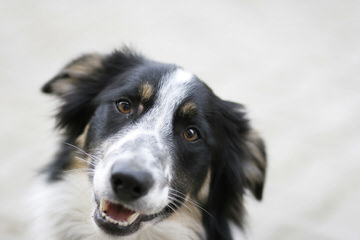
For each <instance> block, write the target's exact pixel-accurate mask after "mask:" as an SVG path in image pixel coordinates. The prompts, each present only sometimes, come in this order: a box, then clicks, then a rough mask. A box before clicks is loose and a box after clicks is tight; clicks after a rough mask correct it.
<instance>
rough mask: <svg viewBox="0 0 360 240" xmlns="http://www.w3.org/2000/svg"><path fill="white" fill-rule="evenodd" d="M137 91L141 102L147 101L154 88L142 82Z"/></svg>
mask: <svg viewBox="0 0 360 240" xmlns="http://www.w3.org/2000/svg"><path fill="white" fill-rule="evenodd" d="M139 93H140V97H141V101H142V102H146V101H148V100H149V99H150V98H151V96H152V95H153V93H154V88H153V86H152V85H150V84H149V83H144V84H143V85H141V86H140V88H139Z"/></svg>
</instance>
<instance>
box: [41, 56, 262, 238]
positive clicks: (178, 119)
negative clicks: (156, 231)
mask: <svg viewBox="0 0 360 240" xmlns="http://www.w3.org/2000/svg"><path fill="white" fill-rule="evenodd" d="M43 90H44V91H45V92H51V93H55V94H57V95H59V96H60V97H61V98H62V99H64V105H63V106H62V108H61V109H60V111H59V114H58V120H59V126H60V127H64V128H65V130H66V134H67V136H68V138H67V141H69V142H70V143H71V144H75V143H77V145H78V147H81V148H82V149H83V150H84V151H85V152H86V154H85V155H86V158H87V160H88V168H89V171H90V172H91V174H90V175H89V178H90V182H91V186H92V189H93V193H94V199H95V201H94V202H95V204H94V221H95V222H96V223H97V225H98V226H99V227H100V228H101V229H102V230H103V231H105V232H106V233H108V234H111V235H129V234H132V233H134V232H137V231H139V230H140V229H141V228H143V226H145V225H148V224H156V223H157V222H159V221H162V220H164V219H166V218H167V217H169V216H170V215H172V214H176V211H177V210H178V209H179V208H181V206H183V204H186V202H187V201H190V202H196V203H197V204H198V205H199V207H201V208H204V209H206V213H205V214H204V216H203V222H204V224H205V225H209V226H205V228H209V227H211V222H212V221H222V220H221V217H220V216H219V217H218V218H219V219H212V218H216V215H221V216H223V218H226V219H228V220H233V221H234V222H235V223H239V224H240V221H241V220H240V215H241V210H242V207H241V196H242V194H243V191H244V189H245V188H248V189H249V190H251V191H252V192H253V193H254V195H255V196H256V197H257V198H258V199H260V198H261V194H262V186H263V180H264V173H265V164H266V163H265V156H264V149H263V145H262V142H261V139H259V138H258V137H257V135H255V134H254V132H253V131H252V130H251V129H250V127H249V123H248V121H247V119H246V118H245V117H244V112H243V109H242V106H241V105H237V104H234V103H230V102H225V101H222V100H221V99H219V98H218V97H216V96H215V95H214V94H213V92H212V91H211V90H210V89H209V88H208V87H207V86H206V85H205V84H204V83H203V82H201V81H200V80H199V79H198V78H197V77H196V76H195V75H193V74H191V73H189V72H187V71H185V70H183V69H181V68H179V67H177V66H174V65H168V64H161V63H157V62H152V61H149V60H146V59H144V58H142V57H139V56H137V55H134V54H131V53H126V52H117V53H115V54H112V55H110V56H100V55H88V56H85V57H82V58H80V59H78V60H76V61H74V62H72V63H70V64H69V65H67V66H66V67H65V68H64V69H63V70H62V72H61V73H60V74H59V75H58V76H56V77H55V78H54V79H53V80H52V81H50V82H49V83H48V84H47V85H46V86H45V87H44V88H43ZM79 139H80V140H79ZM57 161H60V160H59V159H58V160H57ZM62 161H64V160H62ZM69 161H70V162H71V160H69ZM63 165H66V164H63ZM70 165H72V164H67V166H64V168H69V166H70ZM56 174H58V170H57V173H56ZM235 202H237V205H238V206H235ZM221 206H223V209H218V208H219V207H221ZM237 211H239V212H237ZM210 215H211V216H210ZM237 215H239V216H237ZM227 228H228V227H227ZM209 231H210V232H211V231H215V230H209ZM209 231H208V234H210V232H209ZM218 234H220V233H218ZM214 236H216V235H215V234H214ZM219 239H220V238H219Z"/></svg>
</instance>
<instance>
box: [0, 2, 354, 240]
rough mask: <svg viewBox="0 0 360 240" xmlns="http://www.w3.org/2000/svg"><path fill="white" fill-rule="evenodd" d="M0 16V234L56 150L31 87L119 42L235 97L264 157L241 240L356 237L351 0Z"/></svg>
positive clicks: (15, 235)
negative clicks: (261, 181)
mask: <svg viewBox="0 0 360 240" xmlns="http://www.w3.org/2000/svg"><path fill="white" fill-rule="evenodd" d="M0 19H1V21H0V96H1V99H0V115H1V117H0V133H1V135H0V194H1V195H0V206H1V207H0V238H1V239H6V240H12V239H20V240H23V239H24V240H25V239H28V238H27V237H26V234H25V230H26V228H27V225H28V222H27V218H28V216H27V214H25V212H26V210H27V206H26V204H25V202H26V201H25V200H26V194H27V192H28V191H29V189H30V186H31V181H32V179H33V178H34V176H35V175H36V171H37V170H38V169H39V168H40V167H41V166H42V165H43V164H44V163H46V162H48V161H49V160H50V159H51V156H52V155H53V154H54V152H55V149H56V143H57V141H58V138H57V133H56V132H54V131H53V126H54V120H53V119H52V118H51V117H52V115H53V114H54V112H55V108H56V103H57V102H56V101H55V100H54V99H52V98H51V97H48V96H45V95H42V94H41V93H40V90H39V89H40V87H41V86H42V84H44V83H45V82H46V81H47V80H48V79H50V78H51V77H52V76H53V75H54V74H55V73H56V72H57V71H58V70H59V69H60V68H61V67H62V66H63V65H64V64H65V63H67V62H68V61H69V60H70V59H72V58H74V57H77V56H78V55H80V54H83V53H87V52H101V53H106V52H111V51H112V50H113V49H114V48H117V47H120V46H122V45H123V44H127V45H130V46H132V47H134V48H135V49H137V50H139V51H141V52H143V53H144V54H145V55H147V56H148V57H150V58H153V59H156V60H158V61H165V62H170V63H176V64H178V65H180V66H183V67H184V68H185V69H187V70H189V71H191V72H194V73H195V74H196V75H198V76H199V77H200V78H201V79H202V80H204V81H205V82H206V83H207V84H208V85H209V86H210V87H212V88H213V90H214V91H215V92H216V93H217V94H218V95H219V96H220V97H222V98H225V99H228V100H232V101H236V102H241V103H243V104H245V105H246V106H247V107H248V110H249V117H250V118H251V119H252V122H253V125H254V126H255V128H256V129H258V131H259V132H260V133H261V134H262V136H263V137H264V139H265V140H266V143H267V147H268V156H269V168H268V174H267V182H266V186H265V195H264V200H263V201H262V202H256V201H255V200H254V199H253V198H251V197H249V198H247V200H246V205H247V209H248V215H249V216H248V236H249V239H256V240H264V239H265V240H279V239H292V240H293V239H295V240H296V239H317V240H325V239H326V240H327V239H359V238H360V228H359V226H360V225H359V223H360V217H359V216H360V79H359V77H360V1H357V0H354V1H350V0H338V1H335V0H304V1H300V0H298V1H292V0H289V1H277V0H274V1H261V0H222V1H213V0H204V1H203V0H191V1H190V0H183V1H172V0H154V1H148V0H131V1H130V0H122V1H115V0H102V1H85V0H78V1H70V0H62V1H51V0H32V1H21V0H12V1H6V0H2V1H1V2H0ZM39 207H41V206H39Z"/></svg>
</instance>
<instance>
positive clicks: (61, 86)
mask: <svg viewBox="0 0 360 240" xmlns="http://www.w3.org/2000/svg"><path fill="white" fill-rule="evenodd" d="M103 58H104V56H103V55H100V54H97V53H94V54H86V55H83V56H81V57H79V58H76V59H75V60H73V61H71V62H70V63H68V64H67V65H66V66H65V67H64V68H63V69H61V70H60V72H59V73H58V74H56V75H55V77H53V78H52V79H51V80H50V81H49V82H47V83H46V84H45V85H44V86H43V87H42V91H43V92H44V93H49V94H55V95H57V96H60V97H61V96H63V95H65V94H68V93H70V92H71V91H73V90H74V88H76V86H77V85H78V84H79V83H80V82H81V80H83V79H84V78H86V77H87V76H90V75H92V74H95V73H96V72H97V71H99V70H100V69H101V67H102V60H103Z"/></svg>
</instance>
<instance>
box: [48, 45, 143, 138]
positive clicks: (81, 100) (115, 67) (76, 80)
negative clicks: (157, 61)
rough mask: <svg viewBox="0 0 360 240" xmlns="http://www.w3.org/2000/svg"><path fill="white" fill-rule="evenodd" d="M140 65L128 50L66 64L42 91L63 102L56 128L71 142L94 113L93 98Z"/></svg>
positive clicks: (85, 56) (84, 58)
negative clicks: (114, 78) (63, 131)
mask: <svg viewBox="0 0 360 240" xmlns="http://www.w3.org/2000/svg"><path fill="white" fill-rule="evenodd" d="M141 61H143V58H142V56H139V55H137V54H136V53H134V52H132V51H131V50H130V49H128V48H123V49H121V50H118V51H115V52H114V53H112V54H110V55H100V54H86V55H83V56H81V57H79V58H77V59H75V60H73V61H71V62H70V63H68V64H67V65H66V66H65V67H64V68H63V69H62V70H61V71H60V72H59V73H58V74H56V75H55V77H54V78H52V79H51V80H50V81H49V82H48V83H46V84H45V85H44V86H43V88H42V91H43V92H44V93H49V94H54V95H56V96H58V97H60V99H61V100H62V102H63V104H62V105H61V106H60V108H59V110H58V114H57V116H56V117H57V127H58V128H62V129H65V134H66V135H67V137H69V138H71V139H75V138H76V137H78V136H79V135H80V134H81V133H82V132H83V130H84V129H85V126H86V125H87V123H88V122H89V120H90V118H91V116H92V114H93V112H94V111H95V107H96V106H95V105H94V101H93V100H94V98H95V97H96V96H97V95H98V94H99V92H101V91H102V90H103V89H104V88H105V87H106V86H107V85H108V84H109V82H110V81H111V79H112V78H113V76H115V75H117V74H121V73H123V72H125V71H126V70H129V69H130V68H131V67H133V66H136V65H137V64H139V63H140V62H141Z"/></svg>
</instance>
